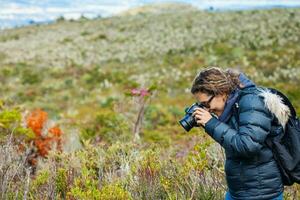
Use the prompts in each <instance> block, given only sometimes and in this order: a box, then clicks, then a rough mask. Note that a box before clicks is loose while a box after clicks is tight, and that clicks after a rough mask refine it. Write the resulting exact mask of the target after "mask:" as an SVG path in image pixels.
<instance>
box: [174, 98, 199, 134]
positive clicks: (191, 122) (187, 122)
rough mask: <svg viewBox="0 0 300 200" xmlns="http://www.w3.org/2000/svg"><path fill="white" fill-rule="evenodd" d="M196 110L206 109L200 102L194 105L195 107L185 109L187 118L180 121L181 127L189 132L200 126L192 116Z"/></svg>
mask: <svg viewBox="0 0 300 200" xmlns="http://www.w3.org/2000/svg"><path fill="white" fill-rule="evenodd" d="M196 108H204V106H203V105H202V104H201V103H198V102H196V103H194V104H193V105H191V106H190V107H188V108H186V109H185V116H184V117H183V118H182V119H181V120H180V121H179V123H180V124H181V126H182V127H183V128H184V129H185V130H186V131H187V132H188V131H190V130H191V129H192V128H193V127H199V125H198V124H197V122H196V119H195V117H193V116H192V114H193V113H194V111H195V110H196ZM201 126H202V125H201ZM202 127H203V126H202Z"/></svg>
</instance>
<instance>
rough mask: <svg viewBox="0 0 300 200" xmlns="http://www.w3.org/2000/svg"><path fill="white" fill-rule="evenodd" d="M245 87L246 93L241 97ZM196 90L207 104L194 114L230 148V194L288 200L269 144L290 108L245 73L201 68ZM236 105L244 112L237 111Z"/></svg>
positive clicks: (241, 199)
mask: <svg viewBox="0 0 300 200" xmlns="http://www.w3.org/2000/svg"><path fill="white" fill-rule="evenodd" d="M242 88H243V94H244V95H240V96H239V100H237V97H238V95H239V94H242V93H240V92H241V89H242ZM191 92H192V94H193V95H194V96H195V98H196V99H197V101H199V102H201V103H202V104H203V105H204V106H205V108H204V109H203V108H198V109H197V110H196V111H195V112H194V113H193V116H194V117H195V119H196V121H197V124H198V125H202V126H203V127H204V128H205V131H206V133H208V134H209V135H210V136H211V137H212V138H213V139H214V140H215V141H216V142H218V143H219V144H220V145H221V146H222V147H223V148H224V149H225V154H226V160H225V174H226V181H227V185H228V191H227V192H226V196H225V199H234V200H270V199H272V200H274V199H283V189H284V186H283V183H282V180H281V175H280V171H279V169H278V167H277V164H276V162H275V160H274V158H273V154H272V151H271V149H269V148H268V147H267V146H266V145H265V144H264V141H265V139H266V137H267V136H268V135H269V134H274V133H273V132H274V130H277V132H278V130H282V129H280V128H282V127H284V126H285V123H286V122H287V120H288V117H289V114H290V111H289V108H288V107H287V106H285V105H284V104H283V103H282V101H281V98H280V97H279V96H277V95H275V94H273V93H271V92H269V91H268V90H267V89H264V88H260V87H258V86H256V85H255V84H254V83H253V82H252V81H251V80H249V79H248V78H247V77H246V76H245V75H244V74H243V73H239V72H236V71H233V70H230V69H228V70H225V71H223V70H222V69H220V68H217V67H211V68H207V69H205V70H203V71H201V72H200V73H199V74H198V75H197V76H196V78H195V79H194V81H193V85H192V88H191ZM244 92H245V93H244ZM236 103H238V104H236ZM235 105H238V107H239V108H238V110H239V112H238V113H234V112H237V109H234V106H235ZM210 113H214V114H215V117H214V116H212V115H211V114H210ZM237 115H238V116H239V117H238V119H239V120H238V121H237V119H236V116H237Z"/></svg>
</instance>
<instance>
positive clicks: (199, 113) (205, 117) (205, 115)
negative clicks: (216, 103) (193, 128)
mask: <svg viewBox="0 0 300 200" xmlns="http://www.w3.org/2000/svg"><path fill="white" fill-rule="evenodd" d="M192 116H194V117H195V120H196V122H197V124H198V125H202V126H203V127H204V126H205V124H206V123H207V122H208V121H209V120H210V119H211V118H212V115H211V114H210V113H209V112H208V111H207V110H205V109H203V108H196V109H195V111H194V113H193V114H192Z"/></svg>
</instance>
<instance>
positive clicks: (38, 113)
mask: <svg viewBox="0 0 300 200" xmlns="http://www.w3.org/2000/svg"><path fill="white" fill-rule="evenodd" d="M47 120H48V114H47V113H46V112H45V111H43V110H40V109H38V110H35V111H33V112H32V113H30V115H29V116H28V117H27V119H26V122H27V127H29V128H31V129H32V130H33V132H34V133H35V136H36V137H35V139H34V145H35V147H36V148H37V153H38V155H39V156H42V157H46V156H47V154H48V152H49V151H50V150H51V147H52V145H53V144H55V143H56V145H57V146H56V148H57V150H59V151H60V150H61V135H62V131H61V129H60V128H59V127H58V126H54V127H52V128H50V129H48V132H47V135H43V134H42V130H43V128H44V125H45V123H46V122H47ZM33 163H36V161H34V162H33Z"/></svg>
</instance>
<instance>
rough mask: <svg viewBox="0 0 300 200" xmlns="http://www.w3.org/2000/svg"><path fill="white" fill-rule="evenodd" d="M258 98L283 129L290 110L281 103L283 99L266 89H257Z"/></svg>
mask: <svg viewBox="0 0 300 200" xmlns="http://www.w3.org/2000/svg"><path fill="white" fill-rule="evenodd" d="M258 89H259V90H260V93H259V96H262V97H263V99H264V104H265V107H266V108H267V109H268V110H269V111H270V112H271V113H273V114H274V116H275V117H276V118H277V119H278V122H279V123H280V125H281V126H282V127H283V128H285V125H286V124H287V122H288V120H289V117H290V116H291V110H290V108H289V107H288V106H287V105H285V104H284V103H283V99H282V98H281V96H279V95H278V94H274V93H272V92H271V91H270V90H269V89H268V88H258Z"/></svg>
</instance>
